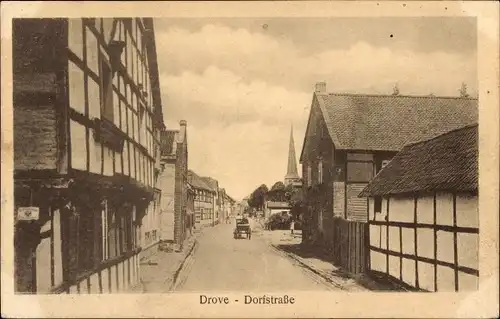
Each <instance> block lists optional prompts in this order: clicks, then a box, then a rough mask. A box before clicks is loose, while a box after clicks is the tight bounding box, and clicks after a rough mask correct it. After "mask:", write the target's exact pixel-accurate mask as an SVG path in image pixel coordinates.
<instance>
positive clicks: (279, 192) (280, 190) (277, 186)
mask: <svg viewBox="0 0 500 319" xmlns="http://www.w3.org/2000/svg"><path fill="white" fill-rule="evenodd" d="M285 193H286V192H285V184H283V182H276V183H274V185H273V187H271V190H270V191H268V192H267V199H268V200H271V201H275V202H282V201H286V198H285Z"/></svg>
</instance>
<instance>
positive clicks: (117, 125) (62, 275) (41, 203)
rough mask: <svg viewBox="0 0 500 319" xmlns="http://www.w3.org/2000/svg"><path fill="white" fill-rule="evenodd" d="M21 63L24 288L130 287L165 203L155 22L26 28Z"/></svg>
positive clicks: (17, 135) (17, 117) (58, 22)
mask: <svg viewBox="0 0 500 319" xmlns="http://www.w3.org/2000/svg"><path fill="white" fill-rule="evenodd" d="M13 63H14V68H13V70H14V156H15V160H14V168H15V172H14V180H15V193H14V195H15V208H16V226H15V234H16V235H15V269H16V271H15V277H16V278H15V279H16V280H15V283H16V286H15V290H16V291H17V292H19V293H53V292H68V293H105V292H117V291H121V290H124V289H126V288H128V287H129V286H130V285H133V284H134V283H135V282H136V281H137V280H138V278H139V262H138V254H139V252H140V250H141V246H143V245H144V238H141V237H142V236H141V234H142V233H143V232H144V229H141V228H142V227H141V225H142V224H143V221H144V220H146V221H147V224H148V226H147V227H149V228H154V227H152V226H151V225H153V224H155V223H156V222H155V219H157V217H156V216H155V206H156V205H157V204H158V201H159V196H160V194H159V192H158V190H155V179H156V169H157V168H158V166H157V158H158V155H159V154H158V146H159V131H160V129H162V128H163V126H164V125H163V115H162V104H161V99H160V87H159V80H158V66H157V61H156V48H155V41H154V28H153V20H152V19H148V18H140V19H135V18H119V19H118V18H85V19H16V20H14V21H13ZM26 207H32V208H31V210H30V214H29V216H27V215H26V211H27V208H26ZM147 227H146V228H147ZM146 231H147V232H148V233H149V234H150V235H148V236H151V237H152V238H153V239H152V240H154V238H155V237H157V236H158V235H159V234H158V233H155V231H154V230H151V231H152V233H150V230H146Z"/></svg>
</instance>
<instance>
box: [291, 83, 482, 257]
mask: <svg viewBox="0 0 500 319" xmlns="http://www.w3.org/2000/svg"><path fill="white" fill-rule="evenodd" d="M477 117H478V108H477V99H473V98H462V97H456V98H455V97H437V96H404V95H366V94H344V93H328V92H327V90H326V83H324V82H320V83H318V84H316V88H315V92H314V94H313V98H312V104H311V109H310V114H309V120H308V124H307V129H306V134H305V136H304V143H303V148H302V152H301V155H300V163H301V164H302V170H303V171H302V177H303V181H304V182H303V189H304V194H305V201H306V203H307V205H306V206H307V207H308V208H307V211H305V212H304V228H303V239H304V240H305V241H310V242H317V243H318V244H319V245H324V246H326V247H328V248H329V249H332V250H333V251H334V255H335V256H336V257H335V258H336V260H339V263H340V264H342V262H340V260H344V261H345V262H349V261H350V260H357V259H362V256H358V257H357V258H355V257H354V256H350V255H349V251H353V250H354V248H353V249H348V248H346V247H341V245H343V243H345V244H346V245H347V243H349V240H348V237H349V236H354V237H358V236H357V235H355V234H357V233H358V231H359V232H363V229H365V228H366V227H365V225H362V224H359V223H365V222H366V221H367V218H368V204H367V203H368V201H367V199H366V198H359V197H358V195H359V193H360V192H361V190H362V189H363V188H364V187H365V186H366V185H367V184H368V182H369V181H370V180H371V179H372V178H373V176H375V175H376V174H377V173H378V172H379V171H380V170H381V168H382V167H384V166H385V165H386V164H387V163H388V162H389V161H390V160H391V159H392V157H394V156H395V155H396V154H397V152H398V151H400V150H401V149H402V148H403V146H404V145H406V144H408V143H411V142H416V141H419V140H423V139H428V138H432V137H434V136H437V135H439V134H442V133H445V132H447V131H450V130H453V129H456V128H459V127H462V126H464V125H468V124H474V123H477ZM349 229H351V230H349ZM354 237H353V238H354ZM363 240H364V239H363V238H361V239H360V238H358V240H357V245H358V244H359V246H362V242H363ZM356 254H358V255H359V251H358V252H356Z"/></svg>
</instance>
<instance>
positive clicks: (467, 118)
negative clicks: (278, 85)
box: [315, 93, 478, 151]
mask: <svg viewBox="0 0 500 319" xmlns="http://www.w3.org/2000/svg"><path fill="white" fill-rule="evenodd" d="M315 98H316V99H317V101H318V105H319V107H320V109H321V113H322V115H323V118H324V120H325V122H326V126H327V128H328V133H329V135H330V136H331V138H332V141H333V143H334V144H335V147H336V148H337V149H356V150H380V151H399V150H401V149H402V148H403V146H404V145H406V144H408V143H413V142H416V141H421V140H424V139H429V138H432V137H435V136H437V135H440V134H443V133H445V132H448V131H451V130H454V129H457V128H460V127H463V126H466V125H471V124H476V123H477V121H478V107H477V99H472V98H458V97H437V96H404V95H366V94H331V93H330V94H327V93H315Z"/></svg>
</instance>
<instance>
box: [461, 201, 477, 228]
mask: <svg viewBox="0 0 500 319" xmlns="http://www.w3.org/2000/svg"><path fill="white" fill-rule="evenodd" d="M456 205H457V226H460V227H476V228H477V227H479V211H478V200H477V196H472V195H467V194H459V195H457V199H456Z"/></svg>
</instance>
